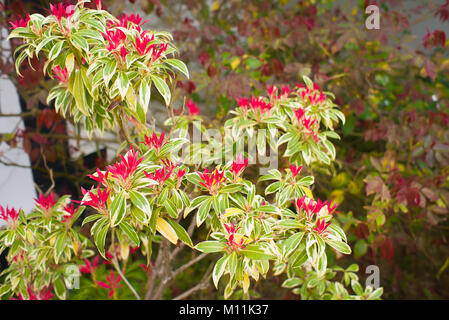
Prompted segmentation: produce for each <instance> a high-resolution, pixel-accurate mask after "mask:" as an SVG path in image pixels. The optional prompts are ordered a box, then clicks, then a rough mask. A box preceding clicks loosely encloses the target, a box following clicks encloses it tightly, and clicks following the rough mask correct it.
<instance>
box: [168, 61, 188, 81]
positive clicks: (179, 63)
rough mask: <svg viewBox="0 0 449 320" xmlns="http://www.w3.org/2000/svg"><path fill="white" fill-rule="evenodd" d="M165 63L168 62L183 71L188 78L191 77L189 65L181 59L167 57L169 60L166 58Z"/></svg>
mask: <svg viewBox="0 0 449 320" xmlns="http://www.w3.org/2000/svg"><path fill="white" fill-rule="evenodd" d="M165 63H167V64H169V65H171V66H172V67H174V68H176V69H178V70H179V71H181V72H182V73H183V74H184V75H185V76H186V77H187V79H188V78H189V70H188V69H187V66H186V65H185V63H184V62H182V61H181V60H178V59H167V60H165Z"/></svg>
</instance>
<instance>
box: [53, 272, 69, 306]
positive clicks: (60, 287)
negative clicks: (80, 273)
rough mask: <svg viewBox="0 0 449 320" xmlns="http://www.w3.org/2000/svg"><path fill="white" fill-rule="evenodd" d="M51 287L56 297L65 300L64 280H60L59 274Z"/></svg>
mask: <svg viewBox="0 0 449 320" xmlns="http://www.w3.org/2000/svg"><path fill="white" fill-rule="evenodd" d="M53 287H54V289H55V293H56V295H57V296H58V298H59V299H61V300H65V298H66V292H67V291H66V288H65V284H64V280H62V278H61V277H60V276H59V277H57V278H56V280H54V281H53Z"/></svg>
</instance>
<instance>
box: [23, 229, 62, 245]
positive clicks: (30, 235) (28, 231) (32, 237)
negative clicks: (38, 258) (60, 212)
mask: <svg viewBox="0 0 449 320" xmlns="http://www.w3.org/2000/svg"><path fill="white" fill-rule="evenodd" d="M55 239H56V237H53V238H51V239H50V243H51V241H52V240H53V244H54V243H55ZM27 240H28V242H29V243H31V244H34V235H33V233H32V232H31V231H30V230H27ZM53 244H51V245H52V246H53Z"/></svg>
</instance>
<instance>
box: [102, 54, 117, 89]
mask: <svg viewBox="0 0 449 320" xmlns="http://www.w3.org/2000/svg"><path fill="white" fill-rule="evenodd" d="M116 68H117V61H116V60H115V59H110V60H109V61H108V62H107V63H106V65H105V67H104V69H103V79H104V84H105V85H106V86H107V85H108V83H109V81H110V80H111V79H112V77H113V76H114V74H115V69H116Z"/></svg>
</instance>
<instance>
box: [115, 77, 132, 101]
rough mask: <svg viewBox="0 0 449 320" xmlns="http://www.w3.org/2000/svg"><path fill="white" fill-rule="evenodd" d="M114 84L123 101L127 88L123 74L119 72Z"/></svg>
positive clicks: (127, 80) (127, 82)
mask: <svg viewBox="0 0 449 320" xmlns="http://www.w3.org/2000/svg"><path fill="white" fill-rule="evenodd" d="M116 83H117V87H118V91H119V92H120V96H121V97H122V99H125V97H126V93H127V92H128V86H129V79H128V76H127V75H126V73H125V72H119V74H118V77H117V81H116Z"/></svg>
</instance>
